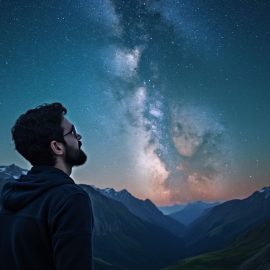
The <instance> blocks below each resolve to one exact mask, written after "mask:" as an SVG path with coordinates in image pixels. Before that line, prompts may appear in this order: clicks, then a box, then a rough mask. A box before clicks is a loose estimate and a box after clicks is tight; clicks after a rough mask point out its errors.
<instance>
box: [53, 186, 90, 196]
mask: <svg viewBox="0 0 270 270" xmlns="http://www.w3.org/2000/svg"><path fill="white" fill-rule="evenodd" d="M51 194H52V195H54V196H57V197H59V196H61V198H63V199H64V198H65V199H67V198H68V197H71V196H73V195H76V194H78V195H79V194H81V195H85V196H88V194H87V192H86V191H85V190H84V189H83V188H82V187H80V186H79V185H78V184H69V183H68V184H64V185H60V186H57V187H54V188H53V189H52V190H51Z"/></svg>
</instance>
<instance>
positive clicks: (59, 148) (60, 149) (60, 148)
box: [50, 141, 65, 156]
mask: <svg viewBox="0 0 270 270" xmlns="http://www.w3.org/2000/svg"><path fill="white" fill-rule="evenodd" d="M50 147H51V149H52V151H53V152H54V153H55V154H56V155H59V156H61V155H63V154H64V152H65V148H64V145H63V143H60V142H57V141H51V143H50Z"/></svg>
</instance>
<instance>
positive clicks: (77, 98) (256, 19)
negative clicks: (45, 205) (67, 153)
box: [0, 0, 270, 205]
mask: <svg viewBox="0 0 270 270" xmlns="http://www.w3.org/2000/svg"><path fill="white" fill-rule="evenodd" d="M269 14H270V1H263V0H261V1H255V0H253V1H252V0H246V1H245V0H243V1H242V0H238V1H228V0H226V1H225V0H218V1H214V0H209V1H206V0H204V1H203V0H193V1H190V0H184V1H176V0H160V1H157V0H149V1H139V0H122V1H120V0H63V1H52V0H43V1H37V0H35V1H34V0H32V1H30V0H29V1H25V0H20V1H19V0H17V1H15V0H14V1H10V0H2V1H0V115H1V121H0V164H1V165H9V164H12V163H15V164H17V165H19V166H21V167H23V168H26V169H29V168H30V165H29V164H28V163H27V162H26V161H24V160H23V159H22V158H21V157H20V156H19V154H18V153H17V152H16V151H15V150H14V146H13V142H12V139H11V133H10V129H11V127H12V126H13V124H14V122H15V120H16V119H17V118H18V116H19V115H20V114H21V113H23V112H25V111H26V110H28V109H30V108H33V107H35V106H37V105H40V104H42V103H50V102H55V101H58V102H61V103H62V104H63V105H65V106H66V107H67V109H68V114H67V118H68V119H70V120H71V121H72V122H73V123H74V125H75V126H76V129H77V130H78V131H79V133H80V134H81V135H82V137H83V138H82V143H83V147H82V148H83V149H84V150H85V152H86V153H87V154H88V161H87V163H86V164H85V165H84V166H82V167H80V168H76V169H74V171H73V174H72V176H73V177H74V179H75V180H76V182H78V183H87V184H93V185H95V186H97V187H101V188H104V187H113V188H115V189H116V190H120V189H123V188H126V189H127V190H129V191H130V192H131V193H132V194H134V195H135V196H137V197H139V198H141V199H145V198H149V199H151V200H153V202H155V203H156V204H158V205H165V204H173V203H183V202H188V201H194V200H205V201H216V200H227V199H231V198H243V197H244V196H247V195H249V194H250V193H252V192H253V191H255V190H256V189H259V188H261V187H263V186H268V185H269V183H270V166H269V157H270V143H269V134H270V124H269V115H270V72H269V71H270V53H269V51H270V20H269ZM267 119H268V120H267Z"/></svg>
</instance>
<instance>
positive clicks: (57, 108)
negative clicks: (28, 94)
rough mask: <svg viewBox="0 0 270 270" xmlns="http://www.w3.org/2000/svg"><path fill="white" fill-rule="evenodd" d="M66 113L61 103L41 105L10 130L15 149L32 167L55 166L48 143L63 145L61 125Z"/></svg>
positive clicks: (25, 114) (25, 115)
mask: <svg viewBox="0 0 270 270" xmlns="http://www.w3.org/2000/svg"><path fill="white" fill-rule="evenodd" d="M66 113H67V109H66V108H65V107H64V106H63V105H62V104H61V103H52V104H42V105H40V106H38V107H36V108H34V109H31V110H28V111H27V112H26V113H24V114H22V115H21V116H20V117H19V118H18V119H17V121H16V123H15V125H14V126H13V128H12V130H11V133H12V139H13V141H14V143H15V148H16V150H17V151H18V152H19V153H20V154H21V155H22V156H23V157H24V158H25V159H27V160H28V161H29V162H30V163H31V164H32V165H33V166H39V165H47V166H54V165H55V157H54V155H53V152H52V150H51V148H50V142H51V141H53V140H56V141H59V142H62V143H64V144H65V141H64V137H63V128H62V127H61V123H62V121H63V117H64V115H65V114H66Z"/></svg>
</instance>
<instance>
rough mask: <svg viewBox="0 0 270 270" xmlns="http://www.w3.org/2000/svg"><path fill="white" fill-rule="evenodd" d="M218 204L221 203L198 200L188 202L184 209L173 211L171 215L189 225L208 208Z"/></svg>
mask: <svg viewBox="0 0 270 270" xmlns="http://www.w3.org/2000/svg"><path fill="white" fill-rule="evenodd" d="M218 204H219V203H206V202H201V201H197V202H193V203H189V204H187V205H186V206H185V207H184V209H182V210H180V211H178V212H175V213H172V214H170V215H169V216H170V217H172V218H174V219H175V220H177V221H179V222H181V223H183V224H185V225H189V224H190V223H192V222H193V221H194V220H195V219H197V218H198V217H199V216H200V215H201V214H202V213H203V212H204V211H205V210H206V209H209V208H211V207H214V206H216V205H218Z"/></svg>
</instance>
